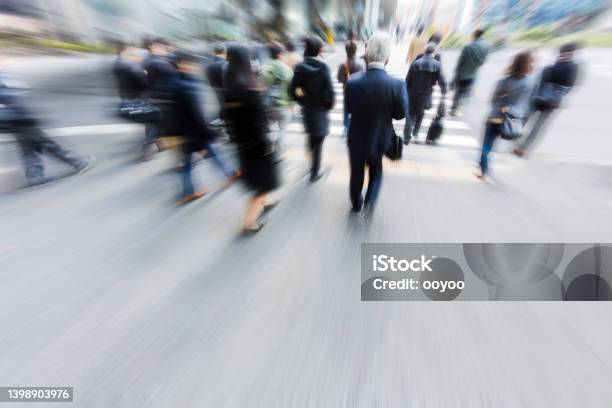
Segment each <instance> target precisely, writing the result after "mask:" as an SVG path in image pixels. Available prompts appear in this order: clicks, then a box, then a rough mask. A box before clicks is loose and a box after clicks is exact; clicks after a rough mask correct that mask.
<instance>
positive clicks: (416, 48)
mask: <svg viewBox="0 0 612 408" xmlns="http://www.w3.org/2000/svg"><path fill="white" fill-rule="evenodd" d="M426 46H427V37H426V36H425V27H424V26H423V25H419V26H418V27H417V30H416V33H414V34H413V35H412V37H411V38H410V45H409V46H408V55H406V63H407V64H412V63H413V62H414V60H415V59H416V57H417V56H418V55H419V54H421V53H422V52H423V50H424V49H425V47H426Z"/></svg>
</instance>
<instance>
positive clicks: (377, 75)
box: [344, 33, 408, 214]
mask: <svg viewBox="0 0 612 408" xmlns="http://www.w3.org/2000/svg"><path fill="white" fill-rule="evenodd" d="M390 53H391V40H390V39H389V37H388V36H387V35H386V34H382V33H375V34H374V35H373V36H372V37H371V38H370V40H369V41H368V47H367V50H366V59H367V61H368V70H367V71H366V72H365V73H364V74H363V75H361V76H358V77H356V78H353V79H351V80H349V81H348V82H347V84H346V89H345V91H344V106H345V110H346V111H347V112H349V114H351V123H350V125H349V131H348V149H349V158H350V165H351V182H350V199H351V204H352V210H353V211H354V212H359V211H361V208H362V206H363V205H364V199H363V196H362V194H361V190H362V189H363V182H364V175H365V167H366V166H368V169H369V181H368V191H367V193H366V196H365V206H366V211H367V213H368V214H369V213H370V212H371V211H372V210H373V208H374V204H375V203H376V199H377V198H378V192H379V190H380V184H381V180H382V157H383V154H384V152H385V151H386V150H387V148H388V146H389V144H390V143H391V140H392V137H393V136H394V135H395V132H394V131H393V119H397V120H400V119H403V118H404V117H405V116H406V112H407V111H408V106H407V104H408V96H407V95H406V87H405V86H404V84H403V82H402V81H401V80H398V79H394V78H392V77H391V76H389V75H388V74H387V73H386V72H385V65H386V63H387V61H388V60H389V56H390Z"/></svg>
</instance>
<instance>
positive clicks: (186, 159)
mask: <svg viewBox="0 0 612 408" xmlns="http://www.w3.org/2000/svg"><path fill="white" fill-rule="evenodd" d="M175 58H176V64H177V68H178V71H179V75H178V76H177V77H176V78H175V80H174V83H173V84H172V102H173V107H174V109H175V113H174V115H175V117H176V134H177V135H178V136H179V137H181V139H182V140H181V146H180V149H181V150H182V156H183V166H182V169H181V182H182V185H183V191H182V195H181V198H180V200H179V204H186V203H189V202H191V201H194V200H197V199H198V198H202V197H203V196H204V195H205V194H206V191H195V189H194V186H193V181H192V178H191V172H192V167H193V161H192V158H193V154H194V153H196V152H200V151H202V150H204V149H205V148H207V146H209V144H210V142H211V141H212V140H213V138H214V133H213V132H212V131H211V129H210V128H209V127H208V125H207V123H206V120H205V119H204V114H203V113H202V109H201V108H200V98H199V95H198V93H199V89H198V84H197V80H196V78H195V77H194V75H196V74H197V73H198V71H199V70H200V64H199V63H198V61H197V59H196V57H195V56H193V55H191V54H188V53H183V52H177V53H176V54H175Z"/></svg>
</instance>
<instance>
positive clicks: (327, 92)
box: [289, 57, 335, 138]
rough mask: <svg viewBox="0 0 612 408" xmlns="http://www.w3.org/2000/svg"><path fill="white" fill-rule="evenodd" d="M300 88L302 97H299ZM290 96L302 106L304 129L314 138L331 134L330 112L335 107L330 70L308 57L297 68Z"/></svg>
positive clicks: (323, 64) (320, 62) (322, 63)
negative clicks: (298, 90)
mask: <svg viewBox="0 0 612 408" xmlns="http://www.w3.org/2000/svg"><path fill="white" fill-rule="evenodd" d="M298 88H300V89H301V91H302V95H298V92H297V89H298ZM289 95H291V98H292V99H294V100H295V101H297V103H299V104H300V106H302V110H303V113H304V127H305V128H306V132H307V133H308V135H309V136H310V137H312V138H323V137H325V136H327V134H328V133H329V118H328V111H329V110H331V109H332V108H333V107H334V101H335V99H334V87H333V85H332V81H331V76H330V72H329V68H328V67H327V65H326V64H325V63H324V62H322V61H319V60H318V59H316V58H312V57H306V58H304V62H302V63H300V64H298V65H297V66H296V67H295V72H294V74H293V79H292V80H291V84H290V85H289Z"/></svg>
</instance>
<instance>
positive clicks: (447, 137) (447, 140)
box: [286, 127, 480, 148]
mask: <svg viewBox="0 0 612 408" xmlns="http://www.w3.org/2000/svg"><path fill="white" fill-rule="evenodd" d="M338 129H340V130H341V129H342V128H340V127H338ZM398 135H401V133H398ZM286 136H287V137H289V138H291V137H305V133H304V132H302V131H301V130H291V128H290V129H289V130H288V132H287V135H286ZM341 136H342V132H340V133H337V132H332V133H331V134H330V135H329V137H341ZM425 138H427V132H426V131H421V132H419V139H418V140H419V141H420V142H423V141H424V140H425ZM438 145H440V146H457V147H471V148H479V147H480V145H479V143H478V140H477V139H476V138H474V137H472V136H465V135H459V134H453V133H443V134H442V136H441V137H440V140H439V141H438Z"/></svg>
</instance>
